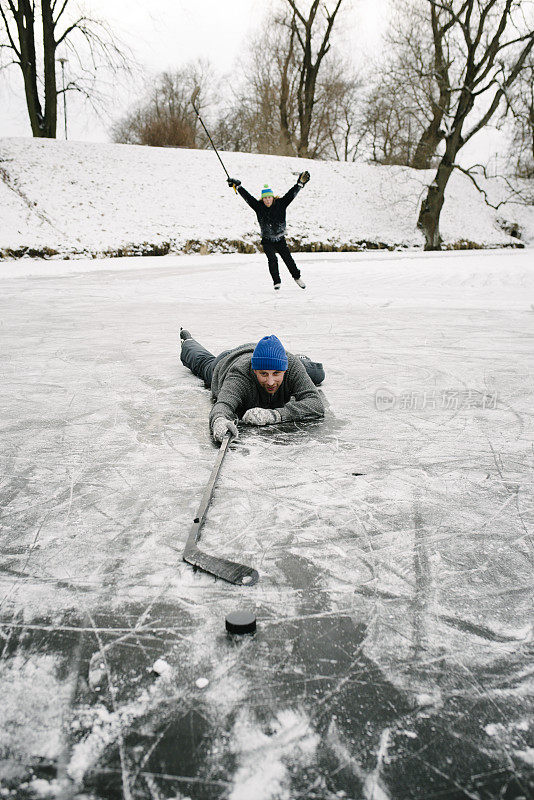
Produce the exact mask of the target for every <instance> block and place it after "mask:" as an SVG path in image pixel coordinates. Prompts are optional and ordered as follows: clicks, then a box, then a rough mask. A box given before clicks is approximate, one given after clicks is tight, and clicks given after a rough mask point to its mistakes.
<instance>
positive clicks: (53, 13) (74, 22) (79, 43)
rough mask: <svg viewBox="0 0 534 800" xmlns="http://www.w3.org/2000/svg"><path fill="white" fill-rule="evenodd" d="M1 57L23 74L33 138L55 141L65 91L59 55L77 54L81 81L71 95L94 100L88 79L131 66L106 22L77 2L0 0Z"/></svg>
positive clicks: (73, 86) (76, 80) (72, 84)
mask: <svg viewBox="0 0 534 800" xmlns="http://www.w3.org/2000/svg"><path fill="white" fill-rule="evenodd" d="M0 35H2V38H1V39H0V54H1V53H4V54H7V55H8V60H7V62H6V63H4V64H3V66H11V65H16V66H18V67H19V68H20V70H21V72H22V77H23V81H24V91H25V98H26V106H27V109H28V115H29V119H30V124H31V129H32V133H33V135H34V136H38V137H47V138H55V136H56V123H57V98H58V95H59V94H61V93H62V92H63V89H58V87H57V81H56V62H57V50H58V48H60V47H61V48H62V49H63V50H64V52H65V53H69V54H72V56H73V60H76V61H77V62H78V64H79V67H80V70H79V71H78V77H77V78H75V77H73V78H72V80H70V81H69V84H68V86H67V87H66V88H65V90H66V91H68V90H76V91H79V92H82V93H83V94H84V95H86V96H90V95H91V92H92V88H91V85H90V84H89V83H88V82H87V75H88V73H90V74H91V75H92V76H94V75H95V73H96V70H97V68H98V66H99V65H101V64H106V65H107V66H110V67H112V68H116V67H119V66H126V55H125V53H124V51H123V50H122V49H121V48H120V47H119V46H118V45H117V44H116V43H115V38H114V36H113V35H112V33H111V31H110V29H109V28H108V26H107V25H106V24H105V23H104V22H100V21H98V20H96V19H92V18H91V17H87V16H86V15H84V14H83V13H82V12H80V11H79V10H78V8H77V6H76V4H75V3H74V2H72V0H0Z"/></svg>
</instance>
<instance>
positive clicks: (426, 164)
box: [410, 114, 443, 169]
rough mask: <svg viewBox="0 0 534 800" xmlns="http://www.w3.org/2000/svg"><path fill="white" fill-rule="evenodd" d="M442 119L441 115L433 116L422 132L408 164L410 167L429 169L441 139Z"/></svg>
mask: <svg viewBox="0 0 534 800" xmlns="http://www.w3.org/2000/svg"><path fill="white" fill-rule="evenodd" d="M442 117H443V114H440V115H439V116H435V117H434V119H433V120H432V121H431V123H430V125H428V126H427V127H426V128H425V130H424V131H423V133H422V136H421V138H420V139H419V142H418V143H417V147H416V148H415V153H414V156H413V158H412V160H411V163H410V166H411V167H413V168H414V169H430V167H431V164H432V158H433V156H434V155H435V154H436V150H437V149H438V145H439V143H440V142H441V141H442V139H443V132H442V130H441V127H440V126H441V119H442Z"/></svg>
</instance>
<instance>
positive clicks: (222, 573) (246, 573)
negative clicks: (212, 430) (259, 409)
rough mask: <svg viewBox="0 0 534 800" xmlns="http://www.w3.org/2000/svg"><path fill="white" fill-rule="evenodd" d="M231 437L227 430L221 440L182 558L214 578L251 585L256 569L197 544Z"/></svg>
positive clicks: (254, 579)
mask: <svg viewBox="0 0 534 800" xmlns="http://www.w3.org/2000/svg"><path fill="white" fill-rule="evenodd" d="M231 438H232V436H231V434H230V433H229V432H228V433H227V434H226V435H225V437H224V439H223V440H222V443H221V446H220V448H219V453H218V455H217V459H216V461H215V464H214V467H213V469H212V471H211V475H210V479H209V481H208V485H207V486H206V489H205V490H204V494H203V495H202V500H201V501H200V506H199V508H198V511H197V515H196V517H195V519H194V520H193V525H192V527H191V531H190V533H189V536H188V537H187V542H186V543H185V548H184V552H183V560H184V561H186V562H187V563H188V564H191V565H192V566H193V567H197V568H198V569H202V570H204V572H209V573H210V575H215V577H216V578H221V579H222V580H223V581H228V583H235V584H238V585H239V586H252V585H253V584H255V583H256V582H257V581H258V578H259V577H260V576H259V575H258V572H257V570H255V569H253V568H252V567H247V566H245V564H238V563H237V562H235V561H229V560H228V559H226V558H219V557H218V556H212V555H210V554H209V553H203V552H202V550H200V549H199V548H198V546H197V543H198V540H199V539H200V531H201V528H202V525H203V523H204V520H205V519H206V513H207V510H208V506H209V504H210V501H211V498H212V496H213V490H214V489H215V482H216V480H217V476H218V475H219V471H220V469H221V466H222V462H223V460H224V457H225V455H226V451H227V450H228V445H229V444H230V440H231Z"/></svg>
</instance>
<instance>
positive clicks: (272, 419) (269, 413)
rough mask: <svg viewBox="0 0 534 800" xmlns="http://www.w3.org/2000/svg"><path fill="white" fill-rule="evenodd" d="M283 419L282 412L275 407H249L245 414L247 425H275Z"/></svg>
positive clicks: (244, 420)
mask: <svg viewBox="0 0 534 800" xmlns="http://www.w3.org/2000/svg"><path fill="white" fill-rule="evenodd" d="M281 421H282V417H281V416H280V412H279V411H276V410H275V409H274V408H249V410H248V411H246V412H245V413H244V414H243V422H244V423H245V425H275V424H276V423H277V422H281Z"/></svg>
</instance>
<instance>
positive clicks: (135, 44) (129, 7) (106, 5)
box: [0, 0, 506, 164]
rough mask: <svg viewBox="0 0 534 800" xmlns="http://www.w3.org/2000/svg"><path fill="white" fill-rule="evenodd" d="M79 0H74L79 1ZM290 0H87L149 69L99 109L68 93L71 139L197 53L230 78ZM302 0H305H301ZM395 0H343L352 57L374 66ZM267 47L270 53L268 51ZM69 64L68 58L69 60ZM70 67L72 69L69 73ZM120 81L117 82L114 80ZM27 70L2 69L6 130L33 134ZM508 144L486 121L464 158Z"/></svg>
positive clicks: (342, 21) (110, 93)
mask: <svg viewBox="0 0 534 800" xmlns="http://www.w3.org/2000/svg"><path fill="white" fill-rule="evenodd" d="M77 1H78V0H71V3H73V4H75V3H76V2H77ZM283 1H284V0H157V1H156V2H154V3H151V2H147V0H85V2H84V6H85V8H86V9H87V11H88V12H89V13H90V14H92V15H93V16H95V17H98V18H100V19H103V20H106V21H107V22H108V23H109V24H110V26H111V28H112V29H113V30H114V31H116V32H117V33H118V35H119V36H120V39H121V41H122V43H124V44H126V45H127V46H128V47H129V48H130V50H131V51H132V54H133V56H134V57H135V59H136V61H137V63H138V64H139V66H140V68H141V70H142V73H143V75H144V81H145V84H143V83H141V78H140V75H139V76H138V79H137V84H135V82H132V81H131V80H129V81H128V83H124V82H121V83H119V84H118V85H115V86H114V87H108V88H107V90H106V91H107V98H108V99H107V103H106V107H105V109H104V111H103V112H100V116H97V115H96V114H95V113H94V112H93V111H92V110H91V109H90V108H89V107H88V106H87V104H83V103H82V101H81V99H80V98H79V97H78V96H77V95H76V94H75V93H69V94H68V97H67V114H68V135H69V139H78V140H84V141H97V142H105V141H109V140H110V133H109V132H110V128H111V125H112V122H113V121H114V120H116V119H117V118H119V117H120V116H122V115H123V114H124V113H125V111H127V110H128V109H129V108H130V107H131V106H132V104H133V103H135V101H136V100H137V99H138V98H139V94H140V92H141V91H142V87H143V85H146V80H147V76H148V79H150V76H154V75H156V74H157V73H159V72H161V71H162V70H166V69H171V70H172V69H176V68H178V67H180V66H182V65H184V64H186V63H187V62H188V61H191V60H192V59H196V58H205V59H209V61H210V62H211V64H212V66H213V68H214V70H215V71H216V73H217V74H219V75H220V76H225V75H226V76H227V77H228V78H230V76H231V73H232V72H233V71H234V74H235V70H236V68H237V61H238V59H239V57H240V56H243V55H244V54H245V52H246V49H247V47H248V45H249V42H250V40H251V39H252V38H253V36H254V35H255V33H256V32H257V30H258V28H259V27H260V25H261V23H262V21H263V19H264V17H265V16H266V15H267V14H268V13H269V11H270V10H271V9H272V8H273V6H280V4H281V3H283ZM301 2H303V0H301ZM394 7H395V6H394V0H344V3H343V6H342V9H343V14H342V16H341V17H340V18H339V19H338V21H337V29H336V45H337V46H339V47H340V48H341V49H342V50H343V51H344V54H345V55H346V56H348V57H349V58H350V59H351V61H352V62H353V65H354V66H355V67H356V68H358V67H360V66H362V65H365V66H368V65H369V63H370V62H371V61H372V59H373V57H375V56H377V55H379V53H380V48H381V35H382V33H383V32H384V31H385V28H386V27H387V23H388V19H389V15H390V14H391V13H393V11H392V9H394ZM268 55H269V54H268V53H267V52H266V53H265V57H266V58H268ZM67 70H68V65H67ZM67 74H68V73H67ZM115 83H116V82H115ZM23 98H24V95H23V84H22V76H21V74H20V70H19V69H18V68H16V67H11V68H10V69H8V70H4V71H2V72H0V109H1V113H0V137H1V136H31V130H30V126H29V122H28V116H27V112H26V109H25V105H24V99H23ZM58 113H59V117H58V138H61V137H62V136H63V116H62V115H63V106H62V103H61V101H60V107H59V109H58ZM505 147H506V142H505V138H504V134H499V133H496V132H495V131H494V130H492V129H487V130H484V131H482V132H481V133H480V134H478V135H477V136H476V137H474V139H473V140H472V142H470V143H468V145H467V146H466V148H465V150H464V151H463V153H462V161H463V162H465V163H466V164H467V163H468V162H470V161H473V160H475V161H480V160H482V161H487V160H488V158H489V157H490V156H492V155H493V154H494V153H495V152H496V151H499V150H500V151H503V149H504V148H505Z"/></svg>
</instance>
